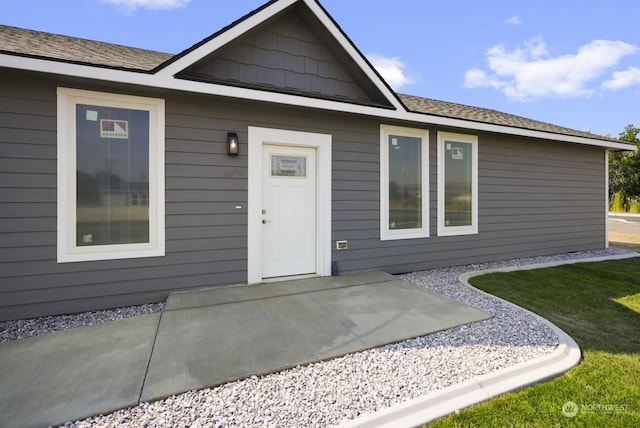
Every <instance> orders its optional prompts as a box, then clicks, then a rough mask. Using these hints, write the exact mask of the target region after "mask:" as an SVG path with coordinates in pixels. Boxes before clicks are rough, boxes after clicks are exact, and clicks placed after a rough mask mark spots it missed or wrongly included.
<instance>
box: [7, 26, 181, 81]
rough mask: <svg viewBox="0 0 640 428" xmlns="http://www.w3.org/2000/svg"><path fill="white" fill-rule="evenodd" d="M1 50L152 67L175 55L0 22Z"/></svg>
mask: <svg viewBox="0 0 640 428" xmlns="http://www.w3.org/2000/svg"><path fill="white" fill-rule="evenodd" d="M0 52H4V53H10V54H17V55H24V56H32V57H37V58H47V59H54V60H60V61H67V62H74V63H78V64H89V65H97V66H101V67H109V68H121V69H127V70H137V71H147V72H148V71H151V70H153V69H154V68H156V67H158V66H159V65H161V64H162V63H163V62H165V61H167V60H169V59H171V58H173V55H171V54H166V53H161V52H155V51H150V50H145V49H138V48H132V47H128V46H121V45H114V44H111V43H104V42H96V41H93V40H86V39H80V38H76V37H69V36H62V35H59V34H51V33H43V32H41V31H33V30H26V29H23V28H16V27H10V26H7V25H0Z"/></svg>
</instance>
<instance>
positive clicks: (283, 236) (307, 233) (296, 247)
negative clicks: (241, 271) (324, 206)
mask: <svg viewBox="0 0 640 428" xmlns="http://www.w3.org/2000/svg"><path fill="white" fill-rule="evenodd" d="M262 174H263V179H262V183H263V184H262V210H261V214H262V221H261V224H262V277H263V278H273V277H282V276H291V275H307V274H316V272H317V268H316V251H317V245H316V230H317V220H316V212H317V209H316V208H317V207H316V204H317V183H316V181H317V180H316V149H315V148H313V147H293V146H280V145H272V144H265V145H264V146H263V150H262Z"/></svg>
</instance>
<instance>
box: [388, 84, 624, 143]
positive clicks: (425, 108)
mask: <svg viewBox="0 0 640 428" xmlns="http://www.w3.org/2000/svg"><path fill="white" fill-rule="evenodd" d="M398 96H399V97H400V99H401V100H402V102H403V103H404V105H405V106H406V107H407V109H408V110H409V111H411V112H414V113H423V114H430V115H435V116H442V117H451V118H456V119H464V120H471V121H474V122H480V123H490V124H493V125H504V126H509V127H513V128H522V129H530V130H533V131H542V132H551V133H554V134H562V135H572V136H576V137H585V138H596V139H602V140H605V141H617V140H612V139H610V138H607V137H603V136H600V135H595V134H592V133H590V132H585V131H578V130H576V129H571V128H565V127H563V126H557V125H552V124H550V123H545V122H540V121H538V120H533V119H527V118H526V117H522V116H516V115H513V114H509V113H503V112H501V111H497V110H491V109H487V108H480V107H473V106H467V105H463V104H455V103H450V102H447V101H438V100H433V99H429V98H422V97H416V96H413V95H404V94H398Z"/></svg>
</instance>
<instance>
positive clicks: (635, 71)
mask: <svg viewBox="0 0 640 428" xmlns="http://www.w3.org/2000/svg"><path fill="white" fill-rule="evenodd" d="M639 84H640V68H636V67H629V68H628V69H627V70H625V71H616V72H615V73H613V74H612V75H611V79H609V80H606V81H604V82H603V83H602V87H603V88H605V89H622V88H626V87H628V86H633V85H639Z"/></svg>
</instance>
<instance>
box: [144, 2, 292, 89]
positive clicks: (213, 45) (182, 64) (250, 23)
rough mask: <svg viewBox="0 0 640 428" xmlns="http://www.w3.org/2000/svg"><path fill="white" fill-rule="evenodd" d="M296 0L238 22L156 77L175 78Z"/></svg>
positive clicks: (277, 5) (268, 7) (282, 3)
mask: <svg viewBox="0 0 640 428" xmlns="http://www.w3.org/2000/svg"><path fill="white" fill-rule="evenodd" d="M296 1H297V0H282V1H278V2H275V3H273V4H271V5H269V6H267V7H266V8H264V9H262V10H259V11H258V12H256V13H255V14H253V15H251V16H249V17H247V18H246V19H244V20H243V21H240V22H239V23H237V24H236V25H234V26H233V27H231V28H229V29H227V30H225V31H223V32H222V33H220V34H218V35H217V36H215V37H214V38H213V39H211V40H209V41H208V42H206V43H204V44H202V45H201V46H198V47H197V48H196V49H194V50H193V51H191V52H189V53H188V54H186V55H185V56H183V57H182V58H179V59H178V60H177V61H175V62H172V63H171V64H168V65H167V66H166V67H164V68H162V69H160V70H158V72H157V73H156V74H157V75H158V76H163V77H167V76H171V77H173V76H175V75H176V74H178V73H180V72H181V71H183V70H184V69H186V68H188V67H190V66H191V65H193V64H195V63H196V62H198V61H200V60H201V59H203V58H206V57H207V55H210V54H212V53H213V52H215V51H216V50H218V49H220V48H221V47H223V46H225V45H226V44H228V43H230V42H231V41H233V40H235V39H236V38H237V37H239V36H241V35H243V34H245V33H246V32H247V31H249V30H251V29H252V28H254V27H256V26H257V25H259V24H261V23H263V22H265V21H266V20H267V19H269V18H271V17H272V16H275V15H276V14H278V13H280V12H281V11H283V10H284V9H286V8H287V7H289V6H291V5H292V4H293V3H295V2H296Z"/></svg>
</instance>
